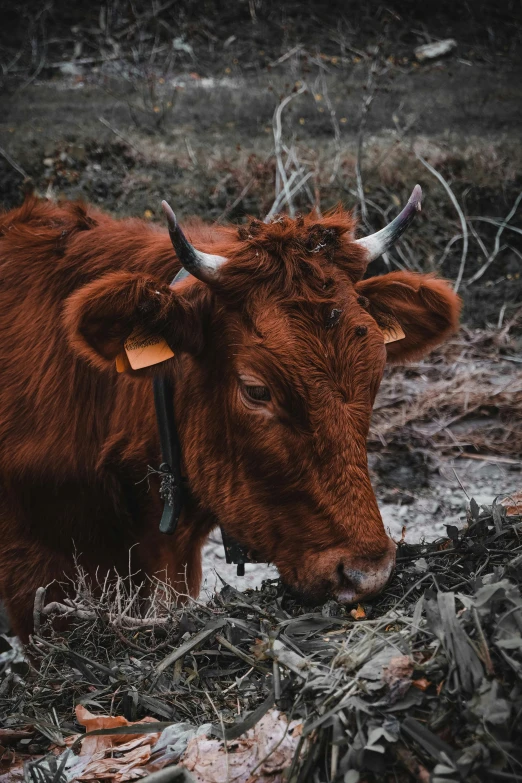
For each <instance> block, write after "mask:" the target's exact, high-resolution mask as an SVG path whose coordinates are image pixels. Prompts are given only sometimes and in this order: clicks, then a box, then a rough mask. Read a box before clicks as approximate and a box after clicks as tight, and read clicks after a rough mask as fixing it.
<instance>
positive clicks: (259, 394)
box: [244, 384, 272, 402]
mask: <svg viewBox="0 0 522 783" xmlns="http://www.w3.org/2000/svg"><path fill="white" fill-rule="evenodd" d="M244 389H245V392H246V394H247V396H248V397H250V399H251V400H253V401H254V402H270V400H271V399H272V397H271V395H270V390H269V389H268V388H267V387H266V386H250V385H246V384H245V386H244Z"/></svg>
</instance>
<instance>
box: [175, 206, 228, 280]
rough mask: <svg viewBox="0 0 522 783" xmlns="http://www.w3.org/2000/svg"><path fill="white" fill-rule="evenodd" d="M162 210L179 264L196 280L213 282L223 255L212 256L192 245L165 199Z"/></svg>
mask: <svg viewBox="0 0 522 783" xmlns="http://www.w3.org/2000/svg"><path fill="white" fill-rule="evenodd" d="M161 206H162V207H163V211H164V213H165V215H166V216H167V222H168V224H169V234H170V239H171V241H172V245H173V247H174V250H175V251H176V255H177V257H178V259H179V260H180V261H181V265H182V266H183V267H184V268H185V269H186V270H187V272H189V273H190V274H191V275H193V276H194V277H197V278H198V280H202V281H203V282H204V283H213V282H215V281H216V280H217V279H218V277H219V270H220V268H221V267H222V266H223V264H225V263H226V261H227V259H226V258H225V257H224V256H214V255H212V254H211V253H203V252H202V251H201V250H196V248H195V247H193V246H192V245H191V244H190V242H189V241H188V239H187V238H186V236H185V234H184V233H183V231H182V230H181V228H180V225H179V223H178V221H177V220H176V215H175V214H174V212H173V211H172V209H171V207H170V206H169V204H167V202H166V201H162V202H161Z"/></svg>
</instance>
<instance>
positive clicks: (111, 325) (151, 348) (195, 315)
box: [64, 272, 210, 371]
mask: <svg viewBox="0 0 522 783" xmlns="http://www.w3.org/2000/svg"><path fill="white" fill-rule="evenodd" d="M209 299H210V292H209V290H208V289H207V287H206V286H202V285H200V284H199V283H197V284H193V283H185V284H183V285H180V286H179V290H178V288H176V290H173V289H171V288H170V286H168V285H167V284H165V283H160V282H158V281H157V280H155V279H154V278H152V277H150V276H147V275H143V274H134V273H130V272H111V273H109V274H107V275H104V276H103V277H100V278H98V279H97V280H95V281H93V282H92V283H89V284H88V285H86V286H84V287H83V288H80V289H79V290H78V291H76V292H75V293H74V294H72V295H71V296H70V297H69V299H68V300H67V302H66V304H65V310H64V324H65V329H66V331H67V334H68V338H69V342H70V344H71V345H72V347H73V349H74V351H75V352H76V353H77V354H79V355H81V356H83V357H85V358H86V359H88V360H89V361H90V362H91V363H92V364H94V365H96V366H97V367H100V368H104V367H107V366H108V365H112V366H114V365H115V363H116V366H117V369H119V370H120V371H121V370H127V371H129V370H131V369H133V370H139V369H141V368H144V367H147V366H151V365H154V364H157V363H160V362H162V361H164V360H165V359H168V358H170V357H171V356H173V355H174V353H176V352H178V351H179V352H189V353H199V352H200V351H201V350H202V348H203V339H204V337H203V335H204V325H205V323H206V321H207V313H208V306H209Z"/></svg>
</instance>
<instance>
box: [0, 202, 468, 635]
mask: <svg viewBox="0 0 522 783" xmlns="http://www.w3.org/2000/svg"><path fill="white" fill-rule="evenodd" d="M419 208H420V188H419V189H416V190H415V191H414V194H413V197H412V199H411V200H410V202H409V204H408V207H407V208H406V209H405V210H404V211H403V213H402V214H401V216H399V218H397V219H396V220H395V221H394V222H393V223H392V224H390V226H389V227H388V228H387V229H383V231H381V232H379V233H378V234H376V235H373V236H372V237H368V238H366V239H363V240H358V241H355V240H354V228H355V223H354V219H353V218H352V216H351V215H350V214H348V213H346V212H343V211H341V210H337V211H335V212H333V213H332V214H330V215H329V216H327V217H324V218H321V219H318V218H317V217H314V216H313V215H310V216H309V217H306V218H301V217H299V218H298V219H296V220H291V219H289V218H287V217H279V218H277V219H275V220H274V221H273V222H272V223H269V224H263V223H260V222H258V221H256V220H252V221H251V222H250V224H249V225H248V226H245V227H240V228H237V227H233V226H229V227H212V228H211V227H207V226H204V225H203V224H200V223H193V224H191V225H188V226H187V232H188V234H189V235H190V237H191V240H192V242H194V244H195V245H196V246H197V247H198V250H195V249H194V247H192V245H190V244H189V243H188V241H187V240H186V239H185V238H184V236H183V234H182V232H181V230H180V229H179V226H178V225H177V223H176V220H175V217H174V215H173V213H172V211H171V210H170V209H169V208H168V206H165V209H166V212H167V217H168V219H169V226H170V235H171V238H169V234H168V233H167V232H166V231H164V230H162V229H161V228H158V227H157V226H153V225H150V224H147V223H145V222H144V221H142V220H131V219H125V220H115V219H114V218H112V217H109V216H108V215H106V214H103V213H101V212H99V211H97V210H95V209H92V208H91V207H86V206H84V205H81V204H77V203H63V204H55V203H51V202H49V201H38V200H36V199H34V198H29V199H28V200H27V201H26V202H25V203H24V204H23V206H22V207H20V208H19V209H15V210H12V211H10V212H8V213H6V214H4V215H2V216H0V270H1V271H0V366H1V368H2V383H1V387H0V596H1V597H2V598H3V599H4V601H5V602H6V604H7V607H8V610H9V612H10V615H11V618H12V622H13V624H14V629H15V630H16V631H17V632H18V633H19V634H20V635H21V636H22V637H23V638H27V635H28V634H29V633H30V632H31V628H32V605H33V596H34V592H35V589H36V588H37V587H38V586H40V585H45V584H47V583H49V582H51V581H52V580H59V579H63V576H64V574H65V575H72V574H73V572H74V558H75V557H76V558H77V559H78V560H79V562H80V563H82V565H83V566H84V568H85V569H86V570H87V571H88V573H90V574H91V575H94V574H95V572H96V569H98V574H101V573H103V572H104V571H105V572H106V571H107V570H109V569H112V568H116V569H118V570H120V572H125V573H128V560H129V548H131V547H132V567H133V569H134V570H137V569H142V572H144V573H147V574H151V575H152V574H155V573H157V572H164V571H165V570H166V571H167V575H168V577H169V578H170V580H171V581H172V582H173V583H174V584H177V585H178V587H179V588H180V589H185V588H184V587H183V586H184V584H185V573H186V583H187V586H188V590H189V591H190V593H191V594H197V592H198V589H199V585H200V580H201V548H202V544H203V542H204V540H205V539H206V537H207V536H208V534H209V532H210V530H211V529H212V528H213V527H214V526H215V525H216V524H217V523H220V524H221V525H222V526H223V528H224V529H225V531H227V532H228V533H229V534H230V535H231V536H233V537H234V538H235V539H237V540H238V541H239V542H240V543H242V544H244V545H246V546H248V547H249V548H250V549H252V550H254V551H255V552H256V553H258V555H259V556H260V558H263V559H265V560H267V561H270V562H273V563H274V564H275V565H276V566H277V567H278V569H279V571H280V574H281V577H282V579H283V580H284V581H285V582H286V583H287V584H288V585H289V586H290V587H292V588H294V589H295V590H297V591H298V592H299V593H301V594H302V595H303V596H304V597H308V598H311V599H312V600H315V601H319V600H321V599H324V598H325V597H326V596H328V595H333V596H336V597H337V598H338V600H340V601H344V602H353V601H357V600H358V599H360V598H362V597H363V596H367V595H370V594H373V593H375V592H378V591H379V590H380V589H382V588H383V586H384V585H385V584H386V582H387V580H388V578H389V576H390V573H391V571H392V568H393V565H394V559H395V545H394V544H393V542H392V541H391V540H390V539H389V538H388V536H387V535H386V533H385V531H384V527H383V523H382V520H381V516H380V513H379V509H378V507H377V502H376V499H375V496H374V493H373V491H372V487H371V484H370V479H369V475H368V467H367V455H366V437H367V434H368V427H369V423H370V415H371V411H372V405H373V402H374V399H375V395H376V394H377V390H378V388H379V384H380V381H381V378H382V375H383V371H384V366H385V363H386V360H388V361H391V362H404V361H408V360H410V359H417V358H419V357H420V356H422V355H424V354H425V353H426V352H427V351H429V350H430V349H431V348H433V347H434V346H435V345H438V344H439V343H440V342H442V341H443V340H444V339H445V338H446V337H447V336H448V335H449V334H450V333H451V332H452V331H454V330H455V329H456V327H457V322H458V314H459V300H458V297H457V296H456V295H455V294H454V293H453V292H452V290H451V289H450V287H449V286H448V285H447V284H446V283H445V282H444V281H442V280H439V279H436V278H434V277H433V276H431V275H421V274H414V273H412V272H406V271H405V272H392V273H390V274H387V275H384V276H382V277H373V278H369V279H366V280H363V279H362V278H363V275H364V272H365V269H366V266H367V263H368V261H369V260H371V259H372V258H373V257H376V256H377V255H379V254H381V253H382V252H383V250H384V249H386V247H388V246H389V245H390V243H391V242H392V241H393V240H394V239H395V238H396V236H397V235H398V234H399V233H401V232H402V230H403V229H404V227H405V226H406V225H407V223H408V222H409V220H410V219H411V217H412V216H413V214H414V213H415V212H416V211H417V210H418V209H419ZM171 239H172V242H173V243H174V246H175V248H176V251H177V255H178V259H176V258H175V256H174V254H173V249H172V245H171ZM202 250H204V251H206V252H200V251H202ZM180 261H181V262H182V263H183V265H184V266H185V267H186V268H187V269H188V271H189V272H191V276H190V277H188V278H187V279H186V280H185V281H183V282H182V283H179V284H178V285H177V286H176V287H175V288H171V287H169V285H168V281H169V280H170V279H171V278H172V276H173V274H174V272H175V271H176V270H177V269H179V267H180ZM197 278H199V279H197ZM136 329H139V330H140V332H141V333H147V334H150V335H160V336H162V337H163V338H164V340H165V341H166V343H168V345H169V346H170V347H171V348H172V350H173V351H174V354H175V356H174V358H170V359H168V360H167V361H164V362H162V363H161V364H157V365H155V366H153V367H150V368H148V369H141V370H136V371H135V370H132V369H130V367H129V364H128V362H126V367H127V372H126V373H123V374H118V373H117V372H116V370H115V360H116V358H117V357H118V356H119V355H120V357H121V352H122V348H123V345H124V343H125V341H126V340H127V338H128V337H129V335H131V333H132V332H134V331H135V330H136ZM401 330H402V331H401ZM402 333H403V334H404V336H403V337H402V339H397V338H398V337H401V334H402ZM390 335H393V336H394V338H395V341H393V342H388V344H387V345H385V338H386V336H387V339H391V338H390ZM120 361H121V358H120ZM154 373H165V374H168V375H169V376H170V377H171V378H172V379H173V382H174V387H175V400H174V402H175V410H176V418H177V425H178V429H179V433H180V440H181V444H182V450H183V459H184V465H183V467H184V471H185V473H186V476H187V478H188V487H189V497H188V500H187V503H186V506H185V509H184V512H183V516H182V518H181V521H180V524H179V526H178V530H177V532H176V534H175V536H174V537H173V538H171V537H168V536H162V535H161V534H160V533H159V531H158V521H159V518H160V516H161V507H162V504H161V502H160V499H159V497H158V492H157V489H158V487H157V484H154V483H153V485H152V487H149V486H148V484H147V482H146V481H143V478H144V476H145V475H146V473H147V466H148V465H153V466H156V467H157V466H158V464H159V462H160V453H159V444H158V435H157V426H156V422H155V417H154V408H153V402H152V393H151V384H150V377H151V376H152V375H153V374H154Z"/></svg>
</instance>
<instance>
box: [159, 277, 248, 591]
mask: <svg viewBox="0 0 522 783" xmlns="http://www.w3.org/2000/svg"><path fill="white" fill-rule="evenodd" d="M188 276H189V273H188V272H187V270H186V269H184V268H183V267H181V269H180V270H179V272H178V273H177V275H176V277H175V278H174V279H173V280H172V282H171V284H170V286H171V288H173V287H174V286H176V285H177V284H178V283H179V282H181V281H182V280H185V278H187V277H188ZM152 386H153V392H154V407H155V410H156V421H157V425H158V434H159V440H160V447H161V464H160V467H159V471H158V472H159V474H160V476H161V484H160V497H161V499H162V500H163V512H162V515H161V520H160V526H159V529H160V532H161V533H166V534H167V535H172V534H173V533H174V532H175V531H176V527H177V525H178V522H179V518H180V516H181V512H182V510H183V506H184V503H185V497H186V491H187V490H186V482H185V479H184V478H183V475H182V472H181V457H182V454H181V443H180V440H179V433H178V428H177V426H176V417H175V414H174V385H173V382H172V380H171V379H170V378H168V377H166V376H165V375H158V376H155V377H154V378H153V381H152ZM220 527H221V525H220ZM221 536H222V538H223V547H224V549H225V560H226V562H227V563H234V564H236V565H237V575H238V576H244V575H245V563H250V562H252V561H251V559H250V557H249V554H248V550H247V549H246V547H244V546H243V545H242V544H240V543H239V542H238V541H235V539H233V538H232V537H231V536H229V535H228V534H227V533H226V532H225V531H224V529H223V528H222V527H221Z"/></svg>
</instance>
